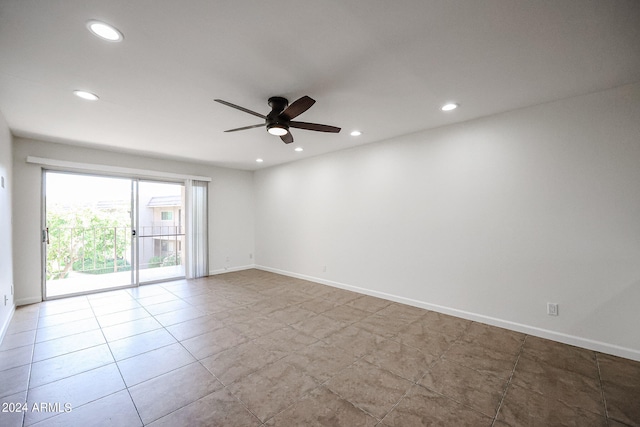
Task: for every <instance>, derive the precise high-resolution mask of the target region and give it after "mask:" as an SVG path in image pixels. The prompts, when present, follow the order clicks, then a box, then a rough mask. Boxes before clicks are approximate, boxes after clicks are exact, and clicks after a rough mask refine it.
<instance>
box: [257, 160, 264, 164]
mask: <svg viewBox="0 0 640 427" xmlns="http://www.w3.org/2000/svg"><path fill="white" fill-rule="evenodd" d="M256 162H258V163H262V162H264V160H262V159H256Z"/></svg>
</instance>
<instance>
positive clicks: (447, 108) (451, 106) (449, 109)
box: [442, 103, 459, 111]
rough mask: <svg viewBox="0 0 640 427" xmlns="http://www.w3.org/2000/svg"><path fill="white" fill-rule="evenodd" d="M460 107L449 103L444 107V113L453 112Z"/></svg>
mask: <svg viewBox="0 0 640 427" xmlns="http://www.w3.org/2000/svg"><path fill="white" fill-rule="evenodd" d="M458 107H459V105H458V104H454V103H449V104H445V105H443V106H442V111H451V110H455V109H456V108H458Z"/></svg>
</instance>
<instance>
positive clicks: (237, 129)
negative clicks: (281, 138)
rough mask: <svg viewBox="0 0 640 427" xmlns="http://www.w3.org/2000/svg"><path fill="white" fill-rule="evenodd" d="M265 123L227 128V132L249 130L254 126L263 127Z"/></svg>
mask: <svg viewBox="0 0 640 427" xmlns="http://www.w3.org/2000/svg"><path fill="white" fill-rule="evenodd" d="M263 126H264V123H260V124H259V125H251V126H244V127H241V128H235V129H229V130H225V132H236V131H239V130H247V129H253V128H260V127H263Z"/></svg>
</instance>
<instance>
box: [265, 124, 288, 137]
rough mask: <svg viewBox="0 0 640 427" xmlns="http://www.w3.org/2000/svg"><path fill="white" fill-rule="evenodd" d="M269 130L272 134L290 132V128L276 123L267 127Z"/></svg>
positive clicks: (280, 134)
mask: <svg viewBox="0 0 640 427" xmlns="http://www.w3.org/2000/svg"><path fill="white" fill-rule="evenodd" d="M267 132H269V133H270V134H271V135H276V136H282V135H286V134H288V133H289V130H288V129H287V128H286V127H285V126H283V125H280V124H278V123H274V124H272V125H270V126H268V127H267Z"/></svg>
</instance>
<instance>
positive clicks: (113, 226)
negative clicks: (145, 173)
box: [43, 171, 134, 299]
mask: <svg viewBox="0 0 640 427" xmlns="http://www.w3.org/2000/svg"><path fill="white" fill-rule="evenodd" d="M43 179H44V212H45V214H44V223H45V224H44V229H43V244H44V247H45V249H44V254H45V255H44V257H45V263H44V264H45V266H44V270H45V271H44V275H45V279H44V280H45V291H44V297H45V299H46V298H51V297H59V296H63V295H73V294H82V293H88V292H94V291H99V290H105V289H113V288H119V287H124V286H131V285H132V284H133V283H134V281H133V275H132V266H133V251H132V238H131V234H132V233H131V230H132V229H131V225H132V224H131V223H132V215H131V212H132V209H131V200H132V192H131V189H132V181H131V180H130V179H123V178H112V177H99V176H91V175H80V174H72V173H62V172H52V171H45V172H44V178H43Z"/></svg>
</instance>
